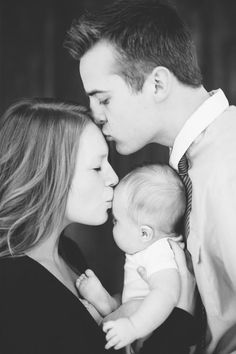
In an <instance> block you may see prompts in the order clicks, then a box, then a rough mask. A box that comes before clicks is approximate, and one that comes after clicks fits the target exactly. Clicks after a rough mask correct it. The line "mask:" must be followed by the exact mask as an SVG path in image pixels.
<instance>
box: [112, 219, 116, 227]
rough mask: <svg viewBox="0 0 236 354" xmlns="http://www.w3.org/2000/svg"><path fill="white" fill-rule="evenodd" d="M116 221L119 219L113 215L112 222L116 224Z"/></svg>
mask: <svg viewBox="0 0 236 354" xmlns="http://www.w3.org/2000/svg"><path fill="white" fill-rule="evenodd" d="M116 223H117V220H116V218H114V217H113V218H112V224H113V225H115V224H116Z"/></svg>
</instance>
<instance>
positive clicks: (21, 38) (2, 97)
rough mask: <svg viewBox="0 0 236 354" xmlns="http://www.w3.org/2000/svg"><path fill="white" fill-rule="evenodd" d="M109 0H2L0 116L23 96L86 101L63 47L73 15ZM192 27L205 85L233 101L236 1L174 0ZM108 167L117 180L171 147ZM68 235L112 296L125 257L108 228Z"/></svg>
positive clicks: (118, 159) (74, 229)
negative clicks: (111, 168) (219, 91)
mask: <svg viewBox="0 0 236 354" xmlns="http://www.w3.org/2000/svg"><path fill="white" fill-rule="evenodd" d="M109 1H111V0H67V1H65V0H57V1H49V0H48V1H45V2H44V1H34V0H31V1H24V0H21V1H19V0H18V1H17V0H15V1H11V0H8V1H7V0H0V113H2V112H3V111H4V110H5V109H6V108H7V106H8V105H10V104H11V103H13V102H14V101H16V100H18V99H20V98H23V97H33V96H48V97H57V98H63V99H69V100H74V101H77V102H80V103H82V104H85V105H86V104H87V100H86V97H85V95H84V92H83V86H82V83H81V79H80V76H79V70H78V63H76V62H74V60H73V59H72V58H71V57H70V56H69V54H68V53H67V51H66V49H64V48H63V41H64V39H65V34H66V31H67V30H68V29H69V28H70V24H71V22H72V20H73V18H77V17H78V16H79V15H80V14H81V13H82V12H83V11H84V10H85V9H88V10H92V9H95V8H99V7H101V6H103V5H104V4H105V3H108V2H109ZM172 2H173V3H174V4H176V6H177V8H178V10H179V13H180V14H181V15H182V17H183V18H184V20H185V22H187V24H188V25H189V27H190V29H191V31H192V34H193V38H194V41H195V44H196V47H197V52H198V59H199V64H200V67H201V70H202V73H203V77H204V85H205V87H206V88H207V89H208V90H209V91H210V90H212V89H217V88H219V87H221V88H222V89H223V90H224V92H225V93H226V95H227V96H228V99H229V101H230V103H231V104H236V1H235V0H173V1H172ZM110 160H111V164H112V166H113V167H114V169H115V170H116V172H117V174H118V175H119V177H122V176H123V175H124V174H126V173H127V172H128V171H130V170H131V169H132V168H133V167H134V166H135V165H137V164H140V163H143V162H167V161H168V150H167V149H166V148H163V147H161V146H158V145H155V146H154V145H150V146H147V147H146V148H144V149H142V150H141V151H139V152H137V153H135V154H133V155H130V156H120V155H119V154H117V153H116V152H115V149H114V147H113V146H111V153H110ZM66 233H67V234H68V235H69V236H70V237H71V238H73V239H74V240H76V242H77V243H78V244H79V246H80V248H81V249H82V251H83V252H84V254H85V256H86V258H87V260H88V263H89V265H90V267H91V268H93V269H94V270H95V272H96V273H97V275H98V276H99V277H100V278H101V279H102V282H103V284H104V285H105V286H106V287H107V288H108V289H109V290H110V291H111V292H117V291H120V290H121V286H122V275H123V271H122V265H123V255H122V253H121V252H120V251H119V249H118V248H117V247H116V245H115V244H114V242H113V239H112V224H111V220H110V218H109V220H108V222H107V223H106V224H105V225H102V226H100V227H88V226H84V225H71V226H70V227H69V228H68V229H67V230H66Z"/></svg>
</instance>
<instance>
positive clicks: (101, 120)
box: [93, 114, 107, 127]
mask: <svg viewBox="0 0 236 354" xmlns="http://www.w3.org/2000/svg"><path fill="white" fill-rule="evenodd" d="M93 119H94V122H95V123H96V124H97V125H99V126H101V127H102V126H103V125H104V124H105V123H106V122H107V120H106V117H105V116H104V114H99V115H95V114H93Z"/></svg>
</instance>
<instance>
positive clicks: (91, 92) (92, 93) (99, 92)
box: [87, 90, 108, 97]
mask: <svg viewBox="0 0 236 354" xmlns="http://www.w3.org/2000/svg"><path fill="white" fill-rule="evenodd" d="M107 92H108V91H103V90H92V91H89V92H87V95H88V96H90V97H91V96H95V95H97V94H101V93H107Z"/></svg>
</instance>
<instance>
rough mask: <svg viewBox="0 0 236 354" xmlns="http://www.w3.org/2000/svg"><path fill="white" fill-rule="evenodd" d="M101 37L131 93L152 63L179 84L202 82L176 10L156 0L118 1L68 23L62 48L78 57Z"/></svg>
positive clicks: (196, 85)
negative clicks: (108, 45)
mask: <svg viewBox="0 0 236 354" xmlns="http://www.w3.org/2000/svg"><path fill="white" fill-rule="evenodd" d="M102 40H105V41H107V42H108V43H110V44H111V45H112V46H113V47H114V48H115V50H116V51H115V52H116V54H117V58H116V59H117V64H118V69H117V73H118V74H119V75H120V76H121V77H123V78H124V79H125V81H126V82H127V83H128V84H129V85H130V86H131V87H132V89H134V90H135V91H140V90H141V89H142V87H143V84H144V81H145V79H146V77H147V75H149V74H150V73H151V72H152V70H153V69H154V68H155V67H157V66H164V67H166V68H167V69H169V70H170V71H171V72H172V73H173V74H174V75H175V76H176V78H177V79H178V80H179V81H180V82H182V83H183V84H186V85H190V86H192V87H199V86H200V85H201V83H202V77H201V73H200V70H199V67H198V64H197V58H196V53H195V47H194V45H193V42H192V39H191V35H190V33H189V31H188V29H187V27H186V26H185V24H184V23H183V22H182V20H181V18H180V17H179V16H178V14H177V12H176V10H175V9H174V8H173V7H172V6H170V5H168V4H166V3H163V2H162V1H159V0H118V1H115V2H113V3H111V4H109V5H107V6H106V7H104V8H103V9H102V10H100V11H97V12H94V13H91V12H90V13H89V12H87V13H85V14H84V15H82V16H81V17H80V18H79V20H77V21H74V22H73V23H72V26H71V28H70V30H69V31H68V38H67V40H66V43H65V46H66V47H67V48H68V49H69V51H70V53H71V55H72V56H73V57H74V58H75V59H77V60H80V58H81V57H82V56H83V55H84V54H85V53H86V52H87V51H88V50H89V49H90V48H92V47H93V46H94V45H95V44H96V43H98V42H99V41H102Z"/></svg>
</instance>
